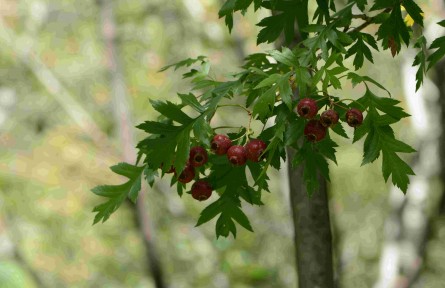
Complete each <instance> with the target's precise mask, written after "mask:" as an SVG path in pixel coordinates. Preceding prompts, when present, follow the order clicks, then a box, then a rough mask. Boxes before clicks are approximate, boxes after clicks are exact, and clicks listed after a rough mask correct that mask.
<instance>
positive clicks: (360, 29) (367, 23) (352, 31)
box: [350, 8, 392, 33]
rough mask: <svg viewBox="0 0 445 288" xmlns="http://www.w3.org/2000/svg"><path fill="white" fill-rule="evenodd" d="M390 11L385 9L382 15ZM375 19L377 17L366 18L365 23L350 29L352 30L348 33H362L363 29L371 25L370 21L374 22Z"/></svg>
mask: <svg viewBox="0 0 445 288" xmlns="http://www.w3.org/2000/svg"><path fill="white" fill-rule="evenodd" d="M391 10H392V9H391V8H386V9H385V10H383V12H382V13H388V12H391ZM379 14H381V13H379ZM376 17H377V16H373V17H368V18H367V19H366V21H365V22H364V23H363V24H362V25H360V26H358V27H357V28H354V29H352V30H351V31H350V33H354V32H358V31H362V30H363V29H365V28H366V27H368V26H369V25H371V24H372V21H374V19H375V18H376Z"/></svg>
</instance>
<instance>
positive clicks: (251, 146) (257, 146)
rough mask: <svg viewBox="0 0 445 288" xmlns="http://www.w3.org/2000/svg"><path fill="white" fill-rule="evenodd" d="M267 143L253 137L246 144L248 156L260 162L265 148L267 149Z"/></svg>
mask: <svg viewBox="0 0 445 288" xmlns="http://www.w3.org/2000/svg"><path fill="white" fill-rule="evenodd" d="M266 147H267V145H266V143H264V141H262V140H259V139H252V140H250V141H249V143H247V144H246V146H245V148H246V156H247V159H249V160H250V161H252V162H259V161H260V160H261V158H260V156H261V154H262V153H263V151H264V150H266Z"/></svg>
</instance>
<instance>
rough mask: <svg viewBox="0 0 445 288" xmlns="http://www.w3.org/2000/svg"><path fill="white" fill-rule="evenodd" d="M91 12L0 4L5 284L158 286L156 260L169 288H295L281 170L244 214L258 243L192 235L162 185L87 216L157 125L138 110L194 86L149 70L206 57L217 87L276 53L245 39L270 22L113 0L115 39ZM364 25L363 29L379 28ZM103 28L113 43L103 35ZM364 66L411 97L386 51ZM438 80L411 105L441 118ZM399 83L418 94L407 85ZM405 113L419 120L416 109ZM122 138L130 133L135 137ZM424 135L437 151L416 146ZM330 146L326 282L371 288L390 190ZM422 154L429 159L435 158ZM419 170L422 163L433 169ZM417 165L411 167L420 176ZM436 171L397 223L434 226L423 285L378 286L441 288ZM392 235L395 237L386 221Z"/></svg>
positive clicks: (225, 117) (429, 16) (189, 1)
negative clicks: (249, 60)
mask: <svg viewBox="0 0 445 288" xmlns="http://www.w3.org/2000/svg"><path fill="white" fill-rule="evenodd" d="M101 3H102V4H103V3H104V2H94V1H82V3H80V2H79V1H74V0H64V1H54V0H24V1H17V0H0V145H1V147H2V149H1V150H0V157H1V160H2V161H0V287H156V286H155V284H154V281H153V270H150V261H148V259H149V258H150V257H152V256H153V255H151V256H150V253H151V252H155V254H156V255H157V256H158V257H157V259H158V260H159V264H160V265H161V266H160V267H162V271H163V274H162V275H163V279H164V281H165V282H166V283H168V286H169V287H218V288H219V287H221V288H223V287H237V288H238V287H240V288H241V287H294V286H295V283H296V277H297V275H295V272H294V257H293V251H294V250H293V249H294V247H293V228H292V223H291V217H290V215H291V211H290V204H289V196H288V188H287V187H286V186H287V184H286V183H287V181H281V180H280V179H282V177H286V175H287V173H286V171H281V172H280V173H273V174H271V178H272V179H274V180H273V182H272V183H271V184H272V187H271V191H276V192H275V193H271V194H267V195H265V196H264V197H265V199H264V201H265V203H267V205H266V206H264V207H261V208H252V207H246V208H247V211H246V212H247V214H248V216H249V218H250V219H251V221H252V222H253V223H252V224H253V226H254V227H255V233H254V234H252V233H248V232H245V231H243V232H242V233H240V234H239V235H238V237H237V239H236V240H233V239H218V240H216V239H215V237H214V231H213V228H212V225H208V226H204V227H199V228H195V227H194V224H195V221H196V219H197V216H198V213H199V211H200V210H201V209H202V208H203V206H202V205H203V204H201V203H196V202H195V201H192V200H191V199H189V198H187V197H184V198H183V199H180V198H179V197H178V196H177V195H176V192H175V191H173V190H172V189H170V188H169V181H168V179H166V180H165V181H164V182H162V183H157V184H156V185H155V186H154V188H147V187H146V188H145V189H144V191H145V202H142V201H141V203H142V206H141V207H139V208H137V209H138V210H135V207H132V206H131V205H127V206H126V207H123V208H121V209H119V210H118V211H117V212H116V214H115V215H114V216H113V217H112V218H111V219H110V220H109V221H108V222H107V223H106V224H104V225H97V226H95V227H92V226H91V224H92V223H91V222H92V221H91V219H92V213H91V209H92V207H93V206H94V205H96V204H97V200H98V199H97V198H96V197H94V195H93V194H91V193H90V192H89V189H90V188H91V187H94V186H96V185H97V184H101V183H104V182H115V183H119V182H120V179H117V178H116V177H115V176H114V175H112V173H111V172H109V170H108V167H109V166H111V165H112V164H114V163H116V162H119V161H122V160H125V159H128V157H131V156H128V155H130V154H129V152H128V151H127V150H126V149H127V147H134V145H130V144H131V141H135V139H140V138H141V135H139V134H137V133H139V132H138V131H137V130H135V129H133V128H132V127H133V126H135V125H136V124H138V123H140V122H142V121H144V120H147V119H151V120H153V119H154V118H155V116H156V115H155V113H154V111H153V110H152V108H151V106H150V105H149V102H148V99H168V98H170V97H173V96H174V95H175V93H176V92H177V91H183V90H186V89H187V88H188V87H187V86H186V84H185V82H183V81H181V79H180V77H179V74H177V73H173V72H167V73H158V72H157V71H158V70H159V69H160V68H161V67H162V66H164V65H166V64H169V63H172V62H175V61H177V60H181V59H183V58H187V57H196V56H197V55H208V56H209V58H210V59H211V63H212V64H213V69H214V70H215V75H214V76H215V77H216V78H218V77H222V76H221V75H226V74H227V73H228V72H229V71H233V70H235V69H236V67H238V66H239V65H240V63H241V60H242V58H243V57H244V55H246V54H248V53H253V52H255V51H264V50H267V49H271V48H272V46H268V45H264V44H262V45H260V46H259V47H257V46H256V44H255V41H256V39H255V36H256V34H257V31H258V30H257V29H258V28H257V27H256V26H255V23H258V22H259V20H260V18H261V17H262V16H266V14H265V13H263V14H262V13H259V14H255V15H254V14H253V13H252V11H248V13H247V17H239V18H238V19H236V21H237V22H238V25H235V28H234V29H235V31H234V32H233V35H229V34H228V31H227V29H226V27H224V23H223V21H221V20H220V19H218V13H217V12H218V9H219V8H220V5H221V1H217V0H171V1H160V0H151V1H142V0H127V1H112V4H113V11H114V14H113V20H114V21H113V22H114V25H112V26H114V28H113V27H112V26H109V25H110V23H109V22H106V21H107V20H106V19H110V18H104V17H107V16H106V15H104V7H103V6H102V5H101ZM418 3H419V5H421V6H422V9H423V10H424V11H425V14H426V18H425V21H426V22H428V23H435V22H437V19H443V18H445V9H444V6H445V4H444V2H443V1H439V0H436V1H433V0H431V1H418ZM107 23H108V24H107ZM203 24H204V25H203ZM107 25H108V26H107ZM110 29H111V30H110ZM113 29H114V30H113ZM372 29H373V28H372V27H369V31H368V32H369V33H374V32H375V31H373V30H372ZM111 32H112V33H114V35H111V34H107V33H111ZM437 33H441V32H437V31H431V32H429V34H428V35H427V37H428V36H431V38H432V37H433V36H437ZM107 37H110V38H107ZM111 43H112V44H113V46H114V48H113V49H114V52H112V51H111V50H110V45H111ZM110 53H111V54H110ZM113 53H114V54H113ZM112 55H115V56H112ZM113 57H115V58H113ZM374 57H375V65H366V66H365V67H364V68H362V69H363V70H364V71H365V72H366V74H369V75H371V76H372V77H373V78H375V79H377V80H378V81H380V82H381V83H383V84H385V85H386V86H387V87H392V89H391V92H392V94H393V96H394V97H395V98H396V99H399V100H402V99H403V98H404V97H405V96H406V97H408V96H409V95H406V92H405V91H404V89H403V86H402V85H401V83H403V82H402V81H404V79H403V77H405V76H404V74H403V73H401V72H400V71H401V69H402V67H404V66H403V65H404V61H405V60H404V59H402V58H401V57H396V58H395V59H393V58H392V57H391V55H390V54H389V53H384V54H375V55H374ZM113 61H114V62H113ZM351 61H352V60H351ZM113 63H114V64H113ZM113 65H118V66H113ZM113 67H114V68H116V67H120V68H118V69H115V70H113ZM444 69H445V68H444V66H443V65H440V66H438V67H437V69H436V71H435V72H434V73H432V75H431V76H432V77H433V80H432V82H431V86H430V87H438V88H439V89H437V88H430V89H432V90H433V91H436V92H434V93H436V94H435V95H437V96H435V97H433V96H428V95H432V94H433V92H430V91H429V90H428V91H427V92H424V93H423V94H422V95H418V97H422V99H423V97H425V100H424V101H425V103H424V104H425V105H426V106H428V107H430V106H434V107H438V104H437V103H443V99H445V98H443V97H444V96H445V95H444V93H445V92H444V89H443V83H445V80H444V73H445V72H444ZM406 77H407V76H406ZM408 85H411V86H412V88H411V90H413V89H414V85H415V84H414V83H411V84H409V81H408ZM116 87H120V88H116ZM116 89H123V90H122V91H124V92H123V93H124V94H125V95H126V97H125V98H124V99H116V96H115V95H114V93H113V91H116ZM361 89H362V88H360V87H356V88H352V87H349V86H348V87H346V89H345V91H344V93H345V96H347V95H354V94H356V93H359V94H363V91H361ZM425 89H427V88H425ZM437 91H439V92H437ZM439 93H442V94H441V96H439ZM425 95H427V96H425ZM439 100H440V101H439ZM122 101H123V102H122ZM123 103H124V104H123ZM125 103H127V104H125ZM405 103H407V104H406V106H407V109H408V112H409V113H410V114H412V115H416V114H415V111H414V109H416V108H417V106H416V105H408V104H409V103H410V102H409V101H407V102H405ZM125 106H127V107H128V109H127V112H125V111H124V115H127V118H125V119H122V118H121V117H122V114H119V113H122V110H119V108H122V107H125ZM125 113H126V114H125ZM236 113H237V112H236V110H233V111H231V110H230V109H228V110H227V111H226V114H221V116H220V118H221V119H218V121H220V122H221V123H226V124H227V125H233V124H236V123H237V122H238V121H239V119H241V117H243V115H238V114H236ZM428 113H430V112H428ZM432 113H440V112H437V110H436V112H432ZM119 115H120V116H119ZM439 115H440V114H439ZM442 115H443V114H442ZM442 117H443V116H442ZM413 119H417V118H414V117H413ZM122 120H125V121H122ZM419 121H426V122H425V123H424V124H425V125H428V124H429V123H432V122H434V121H436V122H435V123H437V127H438V128H437V129H438V130H435V131H436V132H435V133H440V132H437V131H439V130H440V129H441V124H442V123H443V121H442V122H441V119H435V120H434V119H433V120H419ZM125 123H126V124H125ZM415 125H416V123H413V122H412V121H411V120H410V119H405V120H403V121H402V123H401V124H400V125H399V127H398V128H399V131H398V133H399V135H401V138H402V139H403V140H404V141H407V142H409V143H416V142H415V141H416V139H418V137H422V135H420V136H418V134H415V133H416V132H414V131H416V130H414V129H415ZM125 129H130V130H131V132H132V133H133V132H134V133H136V135H134V139H133V140H130V139H132V137H133V136H131V134H126V133H128V131H129V130H125ZM125 135H127V136H125ZM413 135H416V136H413ZM128 137H130V138H128ZM423 138H424V137H423ZM423 138H422V139H423ZM442 138H443V137H442ZM442 138H441V139H442ZM430 140H431V141H442V142H443V140H437V139H429V138H427V139H424V141H427V142H426V143H430V142H428V141H430ZM336 141H338V142H339V143H341V144H344V145H341V147H342V148H341V149H339V150H340V153H339V154H338V162H339V163H338V164H339V165H338V167H334V166H331V173H332V177H331V179H332V183H331V184H330V187H329V195H330V208H331V214H332V215H331V217H332V221H333V227H334V238H335V239H334V244H335V254H336V278H337V282H338V283H339V287H354V288H355V287H372V286H373V285H374V283H377V281H378V279H381V277H380V275H381V272H379V270H380V271H386V269H388V267H389V266H388V265H387V264H388V263H391V262H385V261H384V260H385V259H386V258H381V256H382V255H385V254H384V253H382V247H384V244H385V243H386V242H385V241H387V240H385V239H388V236H385V233H384V230H385V229H386V228H385V221H386V219H387V217H388V216H390V215H394V210H392V209H394V205H393V204H392V203H393V202H391V201H392V200H391V199H392V198H391V195H392V193H389V190H390V189H392V188H391V187H388V185H386V184H385V183H384V182H383V180H382V179H381V176H379V173H380V171H379V170H380V168H379V164H378V163H376V164H373V165H369V166H365V167H360V161H361V150H360V147H359V146H357V145H355V146H352V145H347V143H345V142H344V141H345V140H343V139H336ZM342 141H343V142H342ZM129 143H130V144H129ZM418 144H419V143H418ZM419 145H420V144H419ZM424 145H426V146H427V148H425V149H427V150H426V151H427V152H426V153H428V151H430V153H431V151H433V153H434V151H435V150H431V148H428V147H429V146H428V145H427V144H424ZM436 145H439V144H436ZM419 147H420V146H419ZM437 147H445V146H444V145H442V144H440V145H439V146H437ZM433 148H434V147H433ZM428 149H429V150H428ZM422 151H423V150H422ZM441 153H442V152H441ZM419 155H422V154H419ZM424 155H431V154H424ZM441 155H443V153H442V154H441ZM419 157H420V156H419ZM423 157H427V159H430V158H431V157H432V156H423ZM442 159H443V158H442ZM413 161H417V160H415V159H414V160H413ZM424 161H426V163H425V164H423V165H426V167H430V166H429V165H431V163H430V161H428V160H424ZM439 163H442V164H443V163H445V161H439ZM442 164H440V165H442ZM438 165H439V164H438ZM440 165H439V166H440ZM424 167H425V166H420V165H419V166H417V169H418V170H416V172H417V174H419V172H421V171H422V170H423V169H424ZM436 168H437V170H435V171H436V172H434V173H435V174H434V173H433V174H431V175H429V176H428V177H424V178H426V183H427V184H428V185H426V186H425V185H424V186H420V188H418V189H420V190H419V191H420V192H418V191H415V192H414V191H413V192H409V196H410V195H412V196H413V197H414V196H415V195H428V197H425V198H424V201H425V202H423V203H425V204H422V205H421V206H420V210H419V209H418V210H412V211H414V212H412V211H411V212H407V213H408V216H407V217H408V218H407V219H408V220H405V221H408V223H409V221H410V220H409V219H412V218H409V217H410V215H415V214H412V213H416V211H417V212H418V211H421V212H422V213H423V214H425V215H427V216H428V217H426V218H425V220H423V221H426V222H422V223H426V224H428V227H429V229H427V231H426V232H424V234H423V235H425V236H424V237H423V238H422V239H424V240H422V242H421V243H423V244H422V245H421V247H422V249H419V250H418V251H419V253H418V255H420V256H418V257H420V258H415V259H421V261H420V262H416V263H419V265H418V267H417V268H416V269H417V272H416V273H417V274H418V275H417V276H416V277H415V278H413V279H415V281H408V282H407V281H396V282H388V281H389V280H385V281H386V282H385V281H384V282H381V283H383V284H381V285H383V286H381V287H409V285H411V286H412V287H433V288H434V287H438V288H439V287H443V283H445V279H443V277H444V276H443V275H445V265H444V264H443V259H445V255H444V253H445V252H443V251H445V249H444V248H445V247H444V245H445V244H444V243H445V242H444V241H443V240H444V238H445V234H444V231H445V230H444V229H445V226H444V218H443V210H444V209H443V208H442V210H439V208H440V207H439V206H440V205H437V203H440V199H441V197H442V194H443V193H442V192H441V189H442V186H443V184H442V181H443V179H444V178H443V172H440V171H445V169H442V167H436ZM433 169H434V167H433ZM440 169H442V170H440ZM440 173H442V174H440ZM110 178H112V179H110ZM283 183H284V184H283ZM397 193H398V196H397V197H400V196H401V192H400V191H396V194H397ZM407 199H409V197H407V198H404V200H403V201H408V200H407ZM389 200H391V201H389ZM444 206H445V205H442V206H441V207H444ZM396 207H399V206H396ZM399 210H400V209H399V208H396V212H397V213H399ZM135 211H136V213H135ZM137 211H139V212H137ZM441 211H442V212H441ZM138 213H139V214H138ZM397 213H396V214H397ZM410 213H411V214H410ZM138 215H139V216H138ZM400 215H402V214H400ZM138 217H139V218H138ZM135 219H136V221H135ZM144 219H145V220H148V221H149V222H148V228H149V229H150V230H149V232H150V237H148V240H149V241H151V245H152V246H150V245H147V234H146V233H145V232H146V231H145V232H144V229H147V226H144V225H140V223H141V222H140V221H143V220H144ZM422 219H423V218H422ZM143 223H145V224H147V222H143ZM396 223H401V222H400V221H399V222H397V221H396ZM397 225H399V226H397ZM387 229H389V230H391V229H403V228H402V226H400V224H396V226H389V228H387ZM398 231H402V230H398ZM404 235H406V233H405V234H404ZM401 239H402V237H395V238H393V242H395V243H396V244H397V243H400V240H401ZM408 242H409V241H408ZM405 243H406V242H405ZM405 246H406V245H405ZM150 247H151V248H150ZM153 247H155V248H153ZM150 249H152V250H153V251H151V252H150ZM383 251H384V250H383ZM156 255H155V256H156ZM155 258H156V257H155ZM381 262H382V264H381ZM399 263H400V261H399ZM385 265H386V266H385ZM397 265H399V264H397ZM391 267H399V266H391ZM395 271H396V272H394V273H395V276H393V277H392V280H391V281H394V279H400V277H399V276H400V275H399V273H401V272H400V271H404V270H403V269H402V270H400V271H399V269H395ZM401 274H403V273H401ZM408 278H409V277H408ZM409 279H411V278H409ZM400 283H402V284H403V285H405V286H400V285H402V284H400ZM406 283H408V284H406ZM395 285H399V286H395Z"/></svg>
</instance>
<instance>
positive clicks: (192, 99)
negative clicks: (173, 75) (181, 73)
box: [178, 93, 205, 113]
mask: <svg viewBox="0 0 445 288" xmlns="http://www.w3.org/2000/svg"><path fill="white" fill-rule="evenodd" d="M178 96H179V98H181V100H182V103H183V104H184V105H188V106H190V107H192V108H193V109H195V110H196V111H197V112H199V113H203V112H204V111H205V108H204V107H203V106H202V105H201V104H200V103H199V102H198V100H197V99H196V96H195V95H193V94H192V93H189V94H181V93H178Z"/></svg>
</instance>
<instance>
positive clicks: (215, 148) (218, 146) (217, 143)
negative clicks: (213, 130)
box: [210, 134, 232, 155]
mask: <svg viewBox="0 0 445 288" xmlns="http://www.w3.org/2000/svg"><path fill="white" fill-rule="evenodd" d="M230 146H232V140H230V138H229V137H227V136H226V135H222V134H218V135H215V137H213V140H212V142H211V143H210V149H211V150H212V152H213V153H215V154H216V155H224V154H226V153H227V150H228V149H229V148H230Z"/></svg>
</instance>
